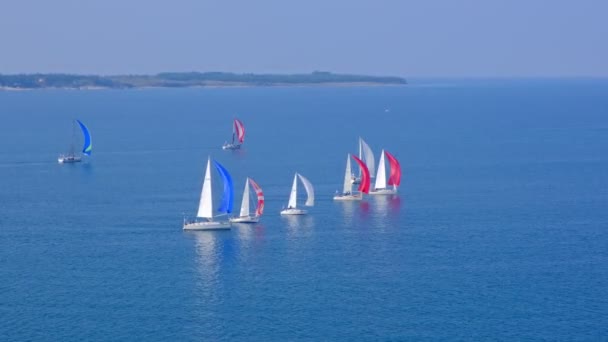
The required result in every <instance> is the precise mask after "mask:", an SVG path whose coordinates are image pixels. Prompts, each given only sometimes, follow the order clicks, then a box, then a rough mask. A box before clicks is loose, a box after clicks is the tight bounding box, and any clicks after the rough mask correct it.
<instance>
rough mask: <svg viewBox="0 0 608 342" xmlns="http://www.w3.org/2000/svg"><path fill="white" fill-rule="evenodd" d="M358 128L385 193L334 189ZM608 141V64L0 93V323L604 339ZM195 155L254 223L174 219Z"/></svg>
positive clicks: (82, 331) (197, 336) (170, 331)
mask: <svg viewBox="0 0 608 342" xmlns="http://www.w3.org/2000/svg"><path fill="white" fill-rule="evenodd" d="M235 116H238V117H239V118H241V119H242V120H243V121H244V122H245V125H246V127H247V137H246V143H245V148H244V149H243V150H241V151H237V152H226V151H222V150H221V149H220V146H221V145H222V143H223V142H224V141H225V140H227V139H229V138H230V134H231V120H232V118H233V117H235ZM73 118H79V119H81V120H82V121H83V122H85V123H86V124H87V125H88V126H89V128H90V129H91V131H92V134H93V145H94V150H93V156H92V158H90V160H89V161H88V162H86V163H83V164H80V165H58V164H57V162H56V157H57V155H58V154H59V153H60V152H64V151H66V149H67V148H68V146H69V142H70V137H71V121H70V120H71V119H73ZM359 136H362V137H364V138H365V139H366V141H367V142H368V143H369V144H370V145H371V147H372V148H373V149H374V151H375V152H376V154H379V152H380V149H382V148H386V149H387V150H389V151H390V152H392V153H393V154H394V155H395V156H396V157H397V158H398V159H399V160H400V162H401V165H402V167H403V180H402V186H401V188H400V192H399V195H398V196H396V197H379V198H367V199H366V200H365V201H363V202H361V203H334V202H333V201H332V195H333V193H334V191H335V190H336V189H339V188H340V187H341V182H342V177H343V173H344V159H345V158H346V156H345V154H346V153H347V152H352V153H356V152H357V148H358V147H357V139H358V137H359ZM78 138H79V139H81V138H80V137H78ZM607 150H608V81H605V80H596V81H591V80H589V81H585V80H552V81H540V80H537V81H526V80H512V81H430V80H426V81H419V82H416V81H414V82H413V84H412V85H409V86H406V87H377V88H306V87H301V88H238V89H154V90H121V91H113V90H108V91H62V90H43V91H26V92H0V279H1V281H0V340H3V341H25V340H32V341H82V340H127V341H128V340H146V341H167V340H175V341H201V340H259V341H267V340H279V341H284V340H315V341H318V340H393V341H400V340H420V339H429V340H439V339H459V340H480V339H491V338H496V339H502V340H543V339H544V340H603V339H606V338H608V328H607V327H608V211H607V210H606V208H607V205H608V154H607V153H606V151H607ZM209 155H211V157H212V158H215V159H216V160H218V161H219V162H220V163H222V164H224V165H225V166H226V167H227V168H228V170H230V171H231V173H232V176H233V178H234V180H235V183H236V184H235V185H236V188H237V190H236V194H237V200H236V202H235V203H236V204H237V209H238V207H239V204H240V197H241V192H242V187H243V185H244V181H245V177H247V176H250V177H253V178H254V179H255V180H256V181H257V182H258V183H259V184H260V185H261V186H262V187H263V189H264V191H265V194H266V215H265V216H264V217H263V219H262V221H261V222H260V223H259V224H257V225H253V226H244V227H237V228H234V229H232V230H231V231H227V232H200V233H185V232H182V230H181V220H182V215H183V213H186V214H187V215H194V213H195V211H196V208H197V205H198V196H199V194H200V186H201V182H202V178H203V172H204V167H205V162H206V159H207V157H208V156H209ZM296 171H297V172H300V173H302V174H303V175H304V176H306V177H307V178H309V179H310V180H311V182H312V183H313V184H314V185H315V190H316V193H317V202H316V206H315V207H314V208H311V209H310V214H309V215H308V216H306V217H280V215H279V214H278V213H279V211H280V209H281V207H282V206H283V205H285V204H286V203H287V198H288V195H289V190H290V186H291V182H292V179H293V174H294V172H296ZM214 176H215V175H214ZM216 185H218V184H216ZM218 186H219V185H218Z"/></svg>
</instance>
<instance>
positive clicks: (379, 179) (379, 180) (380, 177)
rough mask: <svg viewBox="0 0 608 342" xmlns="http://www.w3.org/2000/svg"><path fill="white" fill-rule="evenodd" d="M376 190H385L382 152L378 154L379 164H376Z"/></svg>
mask: <svg viewBox="0 0 608 342" xmlns="http://www.w3.org/2000/svg"><path fill="white" fill-rule="evenodd" d="M374 187H375V188H376V189H384V188H386V169H385V166H384V150H382V152H381V153H380V163H379V164H378V173H377V175H376V184H375V186H374Z"/></svg>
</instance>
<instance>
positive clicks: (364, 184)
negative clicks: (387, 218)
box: [334, 154, 370, 201]
mask: <svg viewBox="0 0 608 342" xmlns="http://www.w3.org/2000/svg"><path fill="white" fill-rule="evenodd" d="M350 157H351V155H350V154H347V155H346V170H345V171H344V186H343V188H342V193H336V195H335V196H334V200H336V201H360V200H361V199H363V194H364V193H365V194H366V193H368V192H369V186H370V177H369V170H368V169H367V166H366V165H365V163H364V162H363V161H362V160H361V159H359V158H357V157H355V156H352V157H353V159H355V161H356V162H357V164H359V167H360V168H361V170H362V176H361V181H360V182H359V188H358V190H359V193H353V191H352V188H353V183H352V179H351V176H352V173H351V168H350Z"/></svg>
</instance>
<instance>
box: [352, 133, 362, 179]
mask: <svg viewBox="0 0 608 342" xmlns="http://www.w3.org/2000/svg"><path fill="white" fill-rule="evenodd" d="M362 141H363V139H361V137H359V159H361V160H363V148H362V146H361V145H362V144H361V142H362ZM349 161H350V159H349ZM360 178H361V168H359V179H360Z"/></svg>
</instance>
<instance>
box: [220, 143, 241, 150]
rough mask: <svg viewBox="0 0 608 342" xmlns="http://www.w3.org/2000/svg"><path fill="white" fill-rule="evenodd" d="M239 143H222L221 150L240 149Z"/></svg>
mask: <svg viewBox="0 0 608 342" xmlns="http://www.w3.org/2000/svg"><path fill="white" fill-rule="evenodd" d="M240 149H241V144H224V146H222V150H240Z"/></svg>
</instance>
